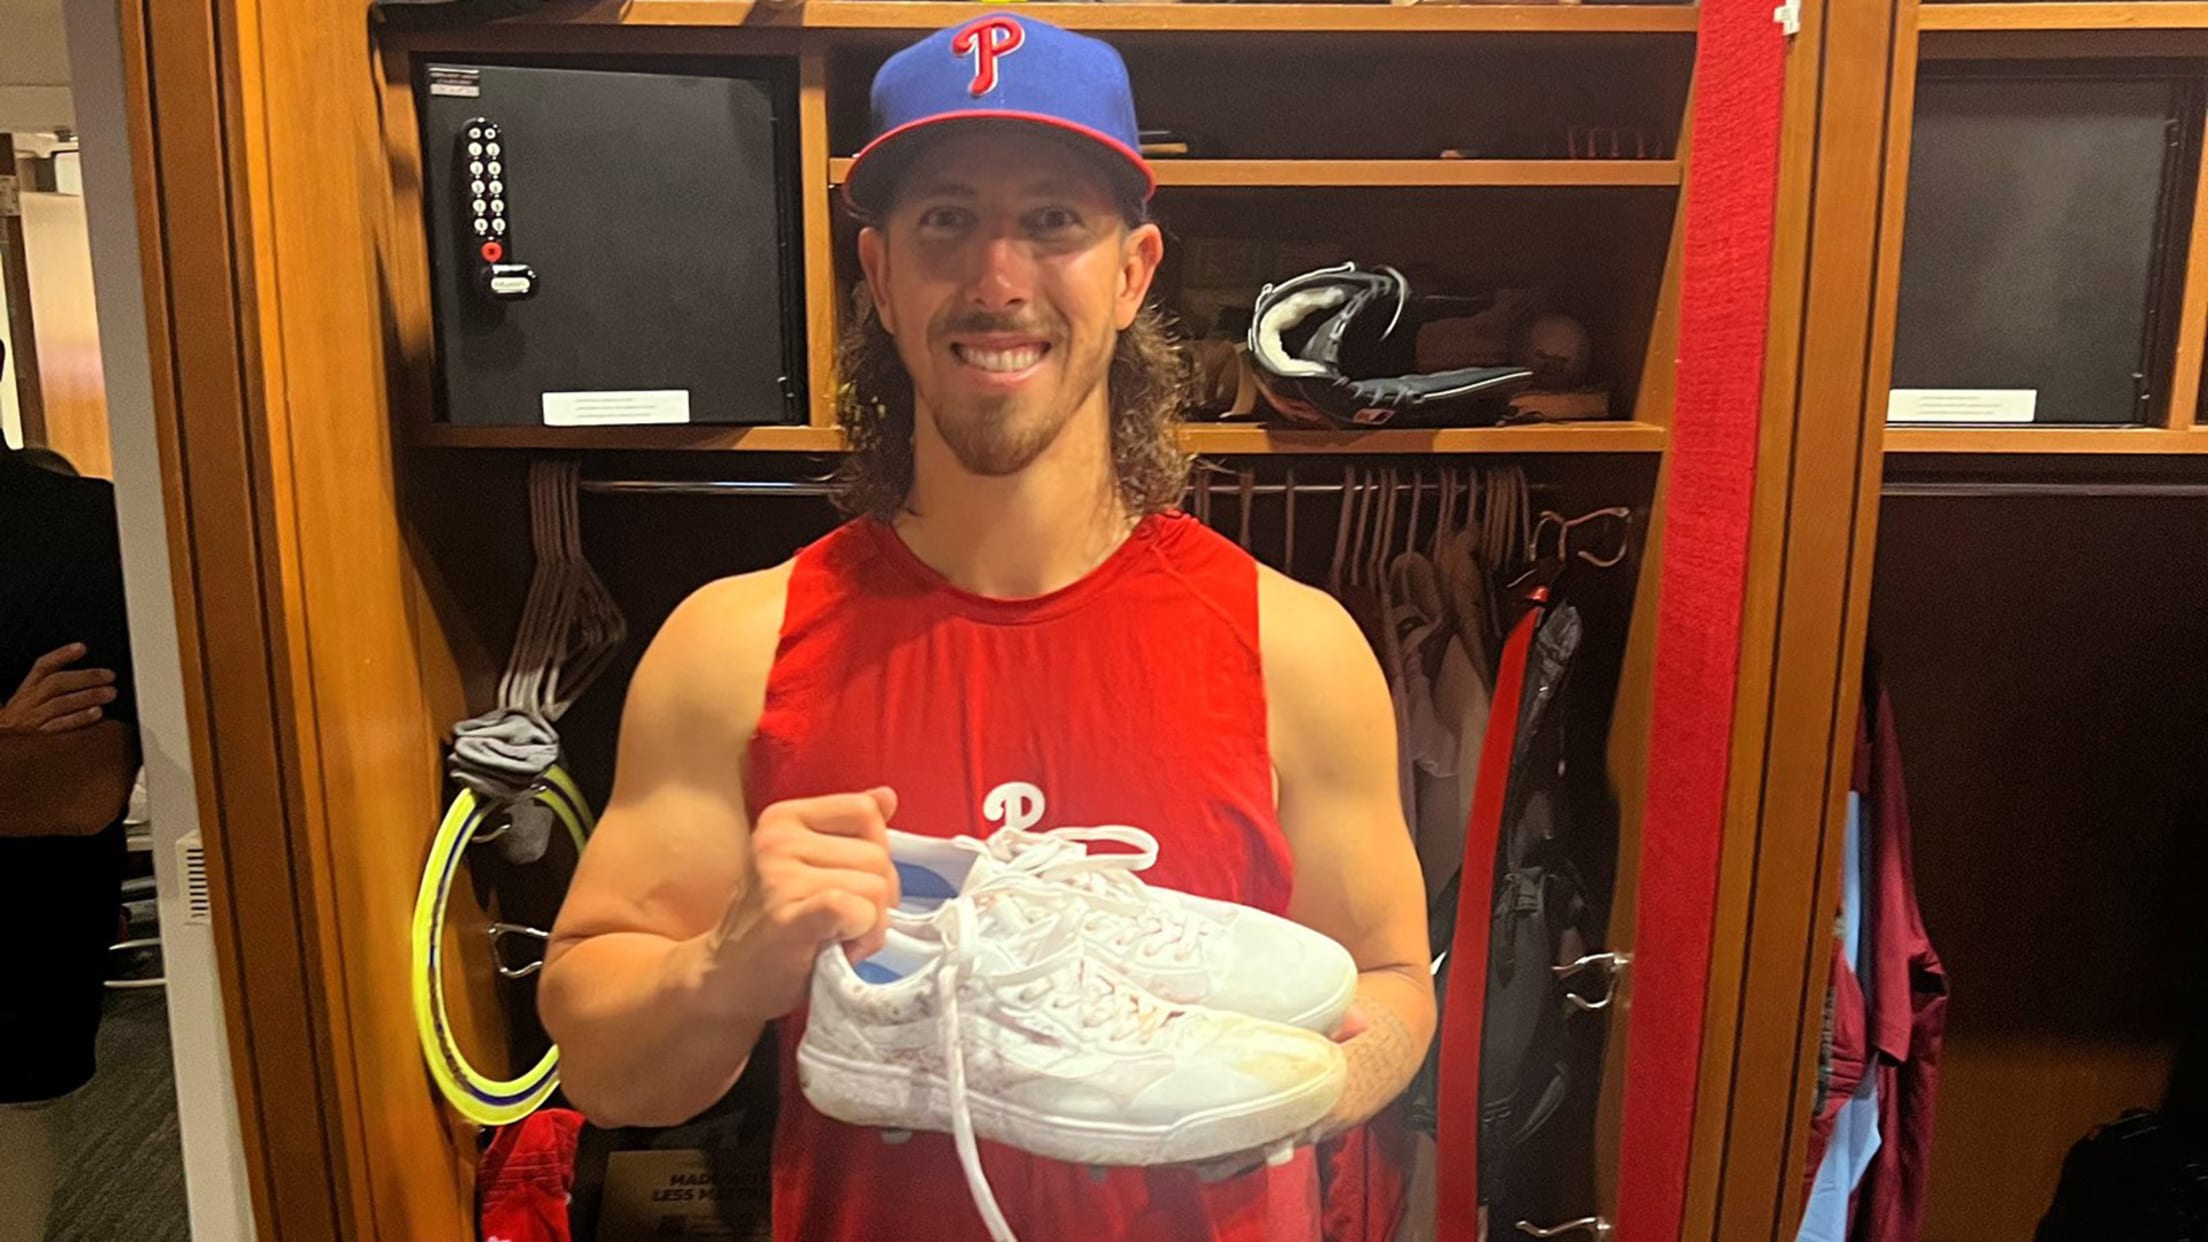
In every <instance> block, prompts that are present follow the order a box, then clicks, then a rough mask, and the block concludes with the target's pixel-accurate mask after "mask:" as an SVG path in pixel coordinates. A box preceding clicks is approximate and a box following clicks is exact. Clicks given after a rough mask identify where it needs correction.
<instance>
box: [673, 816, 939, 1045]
mask: <svg viewBox="0 0 2208 1242" xmlns="http://www.w3.org/2000/svg"><path fill="white" fill-rule="evenodd" d="M896 813H897V794H896V792H895V791H893V790H891V789H888V788H886V787H884V788H876V789H870V790H867V791H866V792H865V793H856V794H836V795H832V796H829V797H823V798H799V799H793V800H791V801H788V802H777V803H775V804H774V805H772V806H769V807H767V808H766V809H765V810H763V811H761V812H760V813H759V821H758V823H756V824H754V825H753V826H752V830H751V867H750V872H751V874H750V876H749V878H748V882H747V883H745V884H744V886H743V890H742V892H741V893H740V894H739V895H738V896H737V898H736V899H735V900H734V901H733V902H731V903H730V905H729V908H728V913H727V914H726V915H725V916H724V917H723V918H722V920H721V924H720V926H719V928H718V929H716V930H715V932H714V934H713V936H712V937H711V939H710V941H709V942H708V947H709V949H710V950H711V952H712V954H713V958H714V973H716V974H720V975H721V976H722V977H723V978H724V979H726V980H727V982H728V986H729V988H730V989H731V991H732V992H733V993H734V994H735V995H736V996H737V997H738V1002H737V1006H736V1007H737V1009H738V1010H739V1011H740V1012H742V1013H743V1014H744V1016H746V1017H749V1018H756V1019H759V1020H761V1021H771V1020H773V1019H775V1018H779V1017H781V1016H783V1015H784V1014H787V1013H789V1012H790V1011H791V1010H793V1009H795V1008H797V1007H798V1005H799V1004H800V1003H802V1002H803V1001H804V999H805V989H806V985H807V984H808V983H809V982H810V980H811V979H812V973H813V961H814V959H815V958H817V957H818V956H819V955H820V950H821V948H822V946H824V945H827V944H831V943H833V942H835V941H839V940H840V941H843V942H844V946H845V951H846V952H848V953H849V954H850V955H851V958H852V960H853V961H857V960H860V959H862V958H864V957H866V956H867V955H868V954H871V953H873V952H874V951H875V950H876V949H879V948H881V947H882V940H883V938H884V936H885V935H886V934H887V931H888V927H889V911H890V908H891V907H893V906H895V905H896V904H897V870H896V868H895V867H894V866H893V865H892V864H891V863H890V858H889V820H890V817H891V816H893V815H895V814H896Z"/></svg>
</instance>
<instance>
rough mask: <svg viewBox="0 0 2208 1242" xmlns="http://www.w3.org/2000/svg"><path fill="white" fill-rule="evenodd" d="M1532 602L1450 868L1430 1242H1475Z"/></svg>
mask: <svg viewBox="0 0 2208 1242" xmlns="http://www.w3.org/2000/svg"><path fill="white" fill-rule="evenodd" d="M1540 624H1541V609H1539V608H1529V609H1527V610H1526V615H1524V616H1522V617H1520V618H1518V624H1517V625H1515V626H1513V627H1512V628H1511V631H1510V638H1509V639H1508V641H1506V642H1504V644H1503V663H1502V669H1501V670H1500V671H1499V672H1498V673H1496V675H1495V697H1494V701H1493V703H1492V704H1491V705H1490V707H1489V712H1488V718H1487V737H1486V739H1485V740H1484V741H1483V742H1482V743H1481V744H1480V771H1479V777H1478V781H1477V783H1476V784H1474V785H1473V786H1472V813H1471V815H1470V816H1469V817H1468V818H1467V819H1466V820H1465V825H1464V866H1463V869H1462V870H1461V871H1459V872H1458V873H1457V928H1456V933H1455V935H1454V936H1452V937H1451V938H1450V941H1449V998H1448V1000H1447V1001H1446V1002H1445V1003H1444V1006H1443V1009H1442V1014H1441V1065H1440V1080H1439V1081H1438V1082H1436V1083H1435V1085H1434V1096H1435V1099H1434V1240H1435V1242H1479V1237H1480V1026H1481V1020H1482V1019H1483V1018H1484V1017H1485V1015H1486V1012H1487V933H1488V926H1489V917H1490V913H1491V912H1490V910H1489V907H1490V906H1492V905H1493V904H1494V893H1495V847H1496V844H1497V843H1498V842H1499V841H1500V840H1501V839H1502V835H1503V795H1504V792H1505V789H1504V787H1505V786H1506V785H1508V784H1509V783H1510V755H1511V752H1512V751H1514V750H1516V749H1517V747H1518V708H1519V701H1520V700H1521V699H1523V698H1524V697H1525V686H1526V655H1527V653H1528V651H1530V650H1531V649H1532V647H1533V632H1534V630H1535V629H1536V628H1537V627H1538V626H1539V625H1540Z"/></svg>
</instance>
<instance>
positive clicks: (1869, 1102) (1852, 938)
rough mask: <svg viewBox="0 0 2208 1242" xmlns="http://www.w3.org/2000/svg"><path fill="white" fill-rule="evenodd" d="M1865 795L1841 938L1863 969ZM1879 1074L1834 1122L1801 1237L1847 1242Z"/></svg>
mask: <svg viewBox="0 0 2208 1242" xmlns="http://www.w3.org/2000/svg"><path fill="white" fill-rule="evenodd" d="M1862 808H1863V800H1862V798H1861V796H1860V795H1858V794H1857V793H1855V791H1853V790H1850V791H1849V792H1848V826H1847V839H1846V841H1845V842H1844V843H1843V847H1842V848H1844V849H1845V850H1846V851H1847V853H1846V857H1845V860H1844V862H1843V865H1842V867H1841V872H1840V940H1841V947H1842V951H1843V952H1845V953H1846V955H1847V958H1848V961H1849V962H1850V963H1852V964H1853V965H1854V966H1855V969H1856V974H1857V977H1858V978H1860V977H1861V976H1862V972H1863V826H1862V818H1863V815H1862ZM1878 1144H1879V1135H1878V1076H1877V1075H1875V1074H1869V1073H1866V1074H1864V1075H1863V1081H1862V1083H1861V1084H1859V1085H1858V1086H1857V1087H1856V1089H1855V1094H1854V1095H1853V1096H1851V1097H1849V1099H1848V1102H1847V1103H1845V1104H1843V1105H1841V1106H1840V1116H1839V1117H1838V1118H1837V1119H1836V1120H1835V1121H1834V1123H1833V1127H1832V1142H1831V1144H1830V1145H1829V1146H1827V1147H1826V1148H1825V1158H1824V1162H1823V1163H1821V1164H1819V1165H1818V1166H1817V1178H1816V1180H1815V1181H1814V1182H1812V1183H1810V1188H1809V1205H1808V1206H1807V1207H1806V1208H1804V1209H1803V1212H1802V1228H1801V1232H1800V1233H1798V1234H1796V1235H1795V1236H1796V1239H1797V1242H1847V1236H1848V1196H1849V1195H1851V1194H1853V1193H1855V1187H1856V1183H1858V1182H1860V1181H1862V1180H1863V1170H1865V1169H1868V1168H1870V1167H1871V1157H1872V1156H1874V1155H1877V1154H1878Z"/></svg>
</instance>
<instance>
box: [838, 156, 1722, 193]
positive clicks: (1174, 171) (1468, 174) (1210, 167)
mask: <svg viewBox="0 0 2208 1242" xmlns="http://www.w3.org/2000/svg"><path fill="white" fill-rule="evenodd" d="M1150 166H1151V167H1152V168H1155V169H1156V170H1157V173H1158V184H1159V185H1161V186H1199V187H1200V186H1211V187H1224V186H1325V187H1335V188H1339V187H1351V188H1355V187H1369V188H1376V189H1377V188H1385V187H1402V186H1444V187H1446V186H1544V187H1572V186H1668V187H1676V186H1678V185H1679V181H1680V167H1679V161H1677V160H1179V159H1160V160H1153V161H1151V165H1150ZM850 171H851V161H850V160H849V159H848V158H840V157H839V158H837V159H832V160H830V161H828V181H829V183H830V184H831V185H842V184H843V182H844V179H845V178H846V177H848V176H849V175H850Z"/></svg>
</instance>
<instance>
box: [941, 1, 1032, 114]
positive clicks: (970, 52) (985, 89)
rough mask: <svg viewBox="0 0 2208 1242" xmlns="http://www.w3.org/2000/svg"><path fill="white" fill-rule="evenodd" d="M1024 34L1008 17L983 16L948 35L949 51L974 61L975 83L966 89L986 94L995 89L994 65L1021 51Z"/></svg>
mask: <svg viewBox="0 0 2208 1242" xmlns="http://www.w3.org/2000/svg"><path fill="white" fill-rule="evenodd" d="M1025 42H1027V32H1026V31H1024V30H1022V29H1020V24H1019V23H1018V22H1016V21H1013V20H1012V19H1011V18H1009V17H984V18H982V19H981V20H980V21H978V22H975V23H974V24H973V25H971V26H968V27H966V28H965V29H964V30H961V31H959V32H958V33H957V34H955V35H953V36H951V51H952V53H953V54H954V55H958V56H971V57H973V58H974V81H973V84H972V85H971V86H969V87H967V88H966V89H967V90H968V91H969V92H971V93H973V94H975V95H986V94H988V93H989V92H991V91H993V90H995V89H997V62H998V61H999V60H1001V59H1003V58H1004V57H1006V56H1010V55H1011V54H1012V53H1014V52H1017V51H1019V50H1020V45H1021V44H1022V43H1025Z"/></svg>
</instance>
